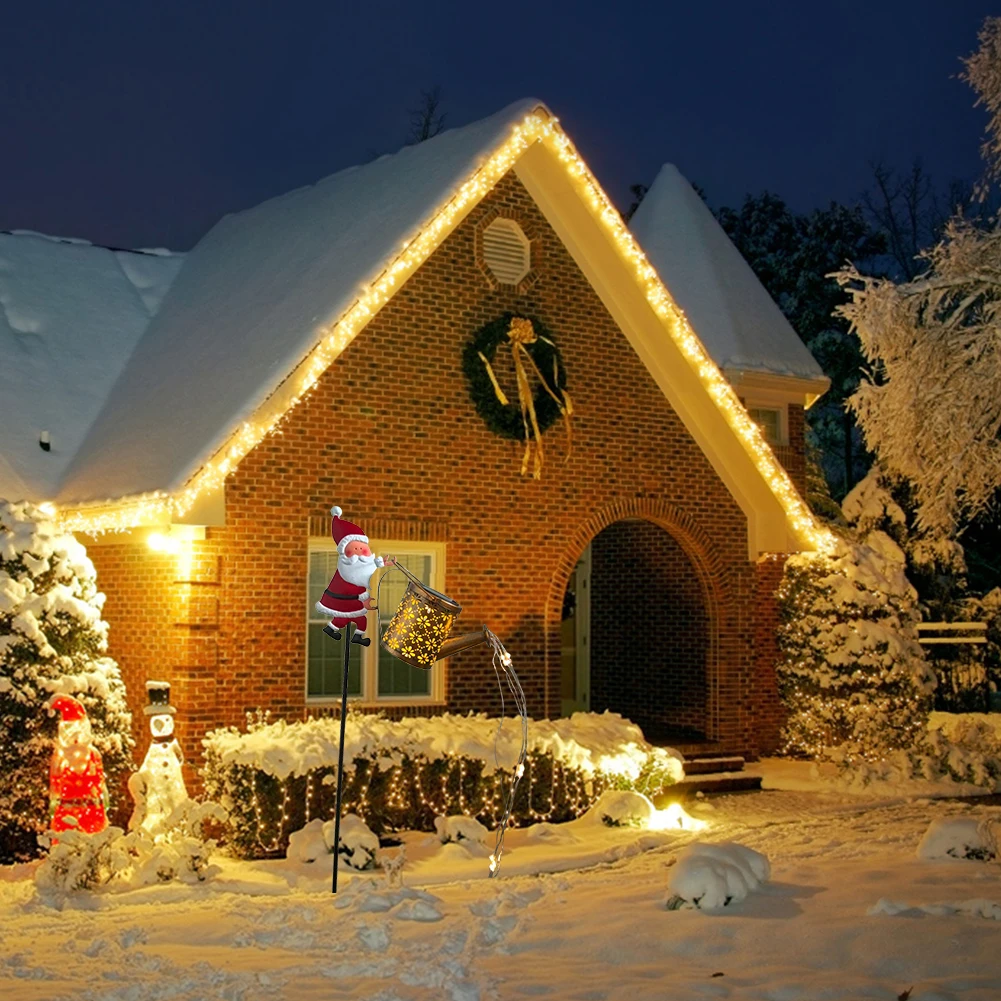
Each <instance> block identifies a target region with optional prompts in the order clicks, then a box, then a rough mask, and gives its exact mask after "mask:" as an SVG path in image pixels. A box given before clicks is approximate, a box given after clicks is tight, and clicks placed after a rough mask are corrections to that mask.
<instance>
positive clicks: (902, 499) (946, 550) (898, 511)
mask: <svg viewBox="0 0 1001 1001" xmlns="http://www.w3.org/2000/svg"><path fill="white" fill-rule="evenodd" d="M913 493H914V492H913V489H912V488H911V485H910V483H909V482H908V481H907V480H905V479H903V478H902V477H900V476H894V475H893V474H892V473H889V472H888V471H887V470H886V469H884V468H883V466H882V464H880V463H879V462H877V463H875V464H874V465H873V467H872V469H870V470H869V473H868V475H867V476H866V478H865V479H864V480H862V481H861V482H860V483H859V484H857V486H856V487H855V488H854V489H853V490H852V492H851V493H850V494H849V495H848V496H847V497H846V498H845V499H844V502H843V503H842V509H843V511H844V515H845V519H846V521H847V522H848V524H849V525H850V526H851V527H852V528H853V529H854V531H855V532H856V533H857V534H858V535H859V536H865V535H867V534H869V533H870V532H873V531H876V530H878V531H882V532H885V533H886V534H887V535H889V536H890V537H891V538H892V539H893V540H894V542H896V544H897V545H898V546H899V547H900V549H901V551H902V552H903V554H904V556H905V558H906V573H907V578H908V580H909V581H910V582H911V583H912V584H913V585H914V588H915V590H916V591H917V596H918V608H919V611H920V613H921V618H922V619H923V620H925V621H926V622H976V621H987V622H988V623H990V624H991V626H992V628H994V619H995V618H996V617H997V614H998V608H997V607H996V606H997V605H998V604H999V602H1001V590H999V589H995V591H994V592H992V594H991V595H988V596H987V597H979V596H977V595H975V594H971V592H970V589H969V587H968V585H967V569H966V557H965V552H964V550H963V547H962V545H960V543H959V542H957V541H956V539H954V538H952V537H951V536H950V535H946V534H943V533H942V532H940V531H935V530H933V529H924V530H922V529H920V528H919V527H918V526H917V524H916V519H915V517H914V499H913ZM997 626H999V627H1001V621H998V623H997ZM925 653H926V656H927V658H928V660H929V661H930V662H931V665H932V667H933V669H934V671H935V674H936V676H937V678H938V687H937V689H936V691H935V708H936V709H941V710H946V711H951V712H971V711H973V712H983V711H984V710H985V709H986V708H987V702H988V698H989V690H990V688H991V687H994V688H996V687H997V686H998V684H999V683H1001V675H999V674H998V671H997V670H996V667H995V663H996V662H997V660H998V654H999V649H998V648H997V647H996V644H995V642H994V638H993V633H992V634H991V637H990V639H989V641H988V643H986V644H984V645H979V644H969V643H947V644H944V645H942V644H938V645H935V646H933V647H928V648H927V649H926V651H925Z"/></svg>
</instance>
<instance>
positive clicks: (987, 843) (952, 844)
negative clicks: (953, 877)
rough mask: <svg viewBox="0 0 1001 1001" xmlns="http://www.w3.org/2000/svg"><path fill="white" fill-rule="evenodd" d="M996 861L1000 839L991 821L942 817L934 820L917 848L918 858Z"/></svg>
mask: <svg viewBox="0 0 1001 1001" xmlns="http://www.w3.org/2000/svg"><path fill="white" fill-rule="evenodd" d="M996 857H997V835H996V832H995V829H994V825H993V824H992V823H991V821H989V820H977V819H976V818H975V817H943V818H941V819H940V820H933V821H932V822H931V824H930V825H929V827H928V830H927V831H925V833H924V837H922V838H921V841H920V843H919V844H918V858H923V859H946V858H960V859H976V860H978V861H981V862H983V861H986V860H989V859H993V858H996Z"/></svg>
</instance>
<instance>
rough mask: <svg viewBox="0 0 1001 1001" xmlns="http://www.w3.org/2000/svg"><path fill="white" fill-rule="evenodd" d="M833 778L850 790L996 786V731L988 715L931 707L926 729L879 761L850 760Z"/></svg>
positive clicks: (1000, 782) (1000, 758)
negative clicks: (933, 710)
mask: <svg viewBox="0 0 1001 1001" xmlns="http://www.w3.org/2000/svg"><path fill="white" fill-rule="evenodd" d="M838 784H839V785H840V786H841V787H842V788H845V789H846V790H847V791H850V792H864V791H866V790H868V789H870V788H877V789H878V788H879V787H880V786H887V785H889V786H899V787H900V788H901V789H904V790H906V791H907V792H908V793H914V792H917V791H919V789H920V787H922V786H926V785H929V784H930V785H932V786H933V787H934V788H933V790H932V791H937V792H944V791H949V788H950V787H951V788H952V789H953V791H954V792H955V794H957V795H961V794H965V793H967V792H968V791H969V790H967V789H964V788H963V787H964V786H978V787H979V788H981V789H987V790H990V791H992V792H999V791H1001V735H999V732H998V724H997V722H996V720H995V718H994V716H993V715H987V714H985V713H932V714H931V715H930V717H929V720H928V724H927V729H926V730H925V732H923V733H922V734H920V735H919V736H918V737H917V738H916V739H915V742H914V744H913V745H912V746H911V747H910V748H907V749H906V750H898V751H891V752H888V753H887V754H886V755H885V757H884V758H883V759H882V760H880V761H860V762H856V763H855V765H854V766H853V767H852V768H851V770H850V771H847V770H846V771H844V772H843V773H842V775H841V776H839V778H838Z"/></svg>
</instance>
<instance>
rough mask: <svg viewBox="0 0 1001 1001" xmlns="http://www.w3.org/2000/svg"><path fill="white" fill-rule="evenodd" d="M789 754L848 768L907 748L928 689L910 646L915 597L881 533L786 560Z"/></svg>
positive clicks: (920, 722) (782, 670) (784, 687)
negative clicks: (832, 550)
mask: <svg viewBox="0 0 1001 1001" xmlns="http://www.w3.org/2000/svg"><path fill="white" fill-rule="evenodd" d="M778 597H779V611H780V616H781V622H780V626H779V650H780V659H779V663H778V664H777V665H776V670H777V674H778V680H779V691H780V693H781V695H782V698H783V700H784V701H785V704H786V706H787V708H788V710H789V717H788V720H787V722H786V725H785V728H784V730H783V737H784V739H785V742H786V745H785V749H786V751H787V752H789V753H792V754H803V755H807V756H809V757H813V758H816V759H827V760H836V761H840V762H843V763H845V764H847V765H851V764H854V763H856V762H858V761H865V760H877V759H879V758H880V757H882V756H883V755H884V754H886V753H887V752H888V751H890V750H894V749H908V748H911V747H913V746H914V744H915V743H916V741H917V740H918V738H919V736H920V734H921V733H922V732H923V729H924V726H925V721H926V719H927V715H928V711H929V709H930V708H931V693H932V691H933V690H934V687H935V678H934V674H933V673H932V672H931V670H930V668H929V666H928V664H927V662H926V661H925V657H924V653H923V651H922V649H921V647H920V646H919V645H918V642H917V633H916V630H915V625H916V624H917V622H918V619H919V615H918V610H917V594H916V592H915V591H914V588H913V587H912V586H911V584H910V582H909V581H908V580H907V577H906V575H905V573H904V554H903V553H902V552H901V550H900V548H899V547H898V546H897V545H896V543H895V542H894V541H893V540H892V539H891V538H890V537H889V536H888V535H886V534H885V533H884V532H879V531H875V532H872V533H870V534H869V536H868V537H867V538H866V540H865V542H864V543H856V542H852V541H848V540H844V541H842V542H841V543H840V545H839V547H838V549H837V551H836V552H835V553H833V554H832V555H824V554H819V553H801V554H798V555H795V556H792V557H790V558H789V560H788V562H787V563H786V569H785V574H784V576H783V579H782V583H781V585H780V586H779V592H778Z"/></svg>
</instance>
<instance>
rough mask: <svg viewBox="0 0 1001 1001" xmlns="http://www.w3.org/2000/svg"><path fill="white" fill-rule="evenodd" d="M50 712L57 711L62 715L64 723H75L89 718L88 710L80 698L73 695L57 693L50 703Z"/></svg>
mask: <svg viewBox="0 0 1001 1001" xmlns="http://www.w3.org/2000/svg"><path fill="white" fill-rule="evenodd" d="M48 710H49V712H50V713H51V712H53V711H55V712H57V713H59V715H60V716H62V722H63V723H75V722H76V721H77V720H80V719H86V718H87V710H86V709H84V707H83V703H82V702H81V701H80V700H79V699H75V698H73V696H72V695H57V696H56V697H55V698H54V699H53V700H52V701H51V702H50V703H49V705H48Z"/></svg>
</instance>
